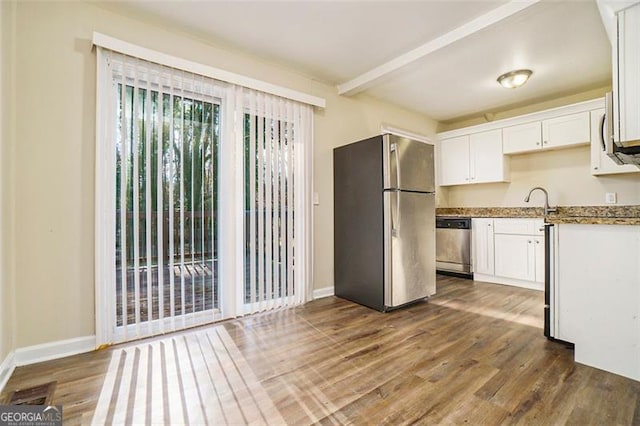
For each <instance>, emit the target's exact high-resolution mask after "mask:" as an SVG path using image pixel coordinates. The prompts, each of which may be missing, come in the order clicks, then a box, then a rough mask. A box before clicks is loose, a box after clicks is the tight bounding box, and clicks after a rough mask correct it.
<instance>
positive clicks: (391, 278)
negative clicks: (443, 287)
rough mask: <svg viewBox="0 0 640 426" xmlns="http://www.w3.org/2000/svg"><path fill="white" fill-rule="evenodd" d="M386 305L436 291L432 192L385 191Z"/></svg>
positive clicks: (433, 196) (419, 297)
mask: <svg viewBox="0 0 640 426" xmlns="http://www.w3.org/2000/svg"><path fill="white" fill-rule="evenodd" d="M384 204H385V223H384V229H385V286H384V299H385V306H386V307H387V308H393V307H397V306H400V305H404V304H405V303H409V302H412V301H415V300H418V299H422V298H425V297H427V296H430V295H432V294H435V292H436V256H435V253H436V245H435V194H424V193H416V192H403V191H385V192H384Z"/></svg>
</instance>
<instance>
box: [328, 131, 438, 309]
mask: <svg viewBox="0 0 640 426" xmlns="http://www.w3.org/2000/svg"><path fill="white" fill-rule="evenodd" d="M333 165H334V180H333V184H334V267H335V271H334V272H335V283H334V284H335V295H336V296H338V297H342V298H344V299H348V300H351V301H353V302H356V303H360V304H362V305H365V306H368V307H370V308H374V309H377V310H380V311H387V310H390V309H393V308H397V307H399V306H402V305H405V304H408V303H411V302H414V301H417V300H421V299H424V298H426V297H428V296H431V295H433V294H435V291H436V266H435V183H434V153H433V145H430V144H426V143H423V142H419V141H414V140H410V139H407V138H402V137H399V136H395V135H389V134H385V135H381V136H376V137H373V138H370V139H365V140H362V141H359V142H355V143H352V144H349V145H345V146H341V147H338V148H335V149H334V151H333Z"/></svg>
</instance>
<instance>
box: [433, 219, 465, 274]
mask: <svg viewBox="0 0 640 426" xmlns="http://www.w3.org/2000/svg"><path fill="white" fill-rule="evenodd" d="M436 271H437V272H439V273H442V274H447V275H455V276H460V277H465V278H473V273H472V267H471V219H470V218H467V217H442V216H438V217H436Z"/></svg>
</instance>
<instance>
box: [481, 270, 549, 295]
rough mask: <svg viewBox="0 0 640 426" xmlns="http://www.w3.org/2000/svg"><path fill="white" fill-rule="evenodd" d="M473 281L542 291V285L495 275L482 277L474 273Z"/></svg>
mask: <svg viewBox="0 0 640 426" xmlns="http://www.w3.org/2000/svg"><path fill="white" fill-rule="evenodd" d="M473 280H474V281H483V282H486V283H493V284H502V285H510V286H514V287H522V288H528V289H529V290H538V291H544V283H538V282H534V281H524V280H517V279H514V278H503V277H496V276H495V275H484V274H478V273H476V272H474V273H473Z"/></svg>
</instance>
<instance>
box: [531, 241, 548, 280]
mask: <svg viewBox="0 0 640 426" xmlns="http://www.w3.org/2000/svg"><path fill="white" fill-rule="evenodd" d="M532 239H533V243H534V252H535V281H536V282H538V283H544V269H545V263H544V237H533V238H532Z"/></svg>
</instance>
